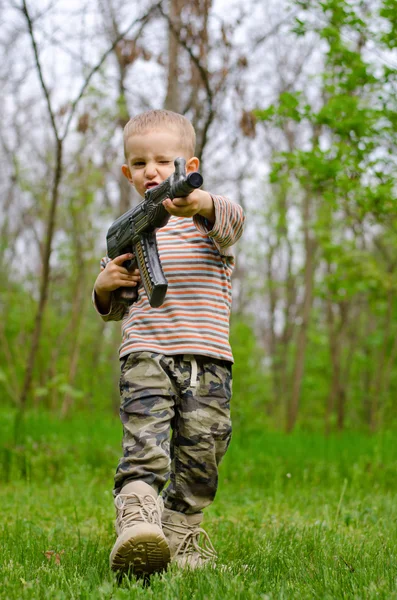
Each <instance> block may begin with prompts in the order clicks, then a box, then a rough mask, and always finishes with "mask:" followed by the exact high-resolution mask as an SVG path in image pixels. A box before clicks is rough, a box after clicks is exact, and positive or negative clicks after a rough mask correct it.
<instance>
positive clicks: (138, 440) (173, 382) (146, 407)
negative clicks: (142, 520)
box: [114, 352, 231, 514]
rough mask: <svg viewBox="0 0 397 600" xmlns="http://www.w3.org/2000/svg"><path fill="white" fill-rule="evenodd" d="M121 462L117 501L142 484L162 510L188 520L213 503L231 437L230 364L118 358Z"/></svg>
mask: <svg viewBox="0 0 397 600" xmlns="http://www.w3.org/2000/svg"><path fill="white" fill-rule="evenodd" d="M120 394H121V408H120V416H121V421H122V423H123V431H124V435H123V450H124V456H123V458H121V459H120V462H119V465H118V467H117V471H116V476H115V490H114V492H115V494H117V493H119V491H120V490H121V488H122V486H123V485H124V484H126V483H127V482H128V481H133V480H141V481H145V482H146V483H148V484H149V485H151V486H152V487H154V488H155V489H156V490H157V491H158V492H159V493H160V492H161V490H163V488H164V487H165V485H166V484H167V482H168V481H169V485H168V487H167V488H166V489H165V490H164V491H163V498H164V504H165V506H166V508H169V509H171V510H176V511H179V512H183V513H187V514H189V513H190V514H192V513H197V512H199V511H201V510H202V509H203V508H204V507H205V506H207V505H208V504H210V503H211V502H212V501H213V499H214V497H215V494H216V490H217V486H218V465H219V463H220V461H221V459H222V457H223V456H224V454H225V452H226V450H227V447H228V445H229V442H230V437H231V422H230V398H231V365H230V363H228V362H226V361H220V360H213V359H211V358H207V357H200V356H197V355H196V356H195V357H193V356H190V355H189V356H186V355H175V356H165V355H163V354H155V353H152V352H136V353H132V354H129V355H128V356H127V357H124V358H123V359H121V378H120Z"/></svg>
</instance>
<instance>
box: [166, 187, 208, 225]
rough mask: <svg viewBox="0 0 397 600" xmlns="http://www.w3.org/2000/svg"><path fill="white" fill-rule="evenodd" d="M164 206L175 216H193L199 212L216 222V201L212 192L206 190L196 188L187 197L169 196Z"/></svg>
mask: <svg viewBox="0 0 397 600" xmlns="http://www.w3.org/2000/svg"><path fill="white" fill-rule="evenodd" d="M163 206H164V208H165V209H166V211H167V212H169V213H170V215H174V216H175V217H193V216H194V215H197V214H198V215H201V216H202V217H204V218H205V219H207V220H208V221H210V222H211V223H215V209H214V203H213V200H212V198H211V196H210V194H209V193H208V192H205V191H204V190H194V191H193V192H191V193H190V194H189V195H188V196H186V198H174V199H173V200H171V199H170V198H167V200H164V201H163Z"/></svg>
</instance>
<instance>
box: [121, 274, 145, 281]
mask: <svg viewBox="0 0 397 600" xmlns="http://www.w3.org/2000/svg"><path fill="white" fill-rule="evenodd" d="M120 279H122V280H123V281H139V280H140V279H141V277H140V275H139V273H138V275H131V274H128V275H123V274H120Z"/></svg>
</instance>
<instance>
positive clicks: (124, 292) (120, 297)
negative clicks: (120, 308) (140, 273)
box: [113, 258, 138, 306]
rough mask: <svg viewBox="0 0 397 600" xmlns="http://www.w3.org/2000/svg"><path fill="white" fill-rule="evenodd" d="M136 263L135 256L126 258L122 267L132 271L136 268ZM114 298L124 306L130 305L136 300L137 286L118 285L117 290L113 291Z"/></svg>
mask: <svg viewBox="0 0 397 600" xmlns="http://www.w3.org/2000/svg"><path fill="white" fill-rule="evenodd" d="M137 266H138V264H137V261H136V260H135V258H133V259H132V260H126V261H125V262H124V263H123V267H125V268H126V269H128V271H134V270H135V269H136V268H137ZM113 294H114V298H115V300H116V301H117V302H121V303H122V304H125V305H126V306H130V304H133V303H134V302H136V301H137V298H138V286H136V287H132V288H130V287H119V288H118V289H117V290H115V291H114V292H113Z"/></svg>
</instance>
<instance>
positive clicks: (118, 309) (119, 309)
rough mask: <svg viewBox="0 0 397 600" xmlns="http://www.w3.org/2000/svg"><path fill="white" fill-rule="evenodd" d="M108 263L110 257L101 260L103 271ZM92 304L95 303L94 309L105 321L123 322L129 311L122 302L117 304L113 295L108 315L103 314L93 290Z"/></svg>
mask: <svg viewBox="0 0 397 600" xmlns="http://www.w3.org/2000/svg"><path fill="white" fill-rule="evenodd" d="M108 262H110V258H109V257H108V256H105V257H104V258H102V259H101V270H103V269H104V268H105V267H106V265H107V264H108ZM92 303H93V305H94V308H95V310H96V311H97V313H98V315H100V317H101V318H102V319H103V320H104V321H121V319H122V318H123V317H124V315H125V313H126V311H127V310H128V307H126V306H125V304H123V303H122V302H117V301H116V300H115V299H114V297H113V294H111V301H110V308H109V312H108V313H106V314H103V313H102V312H101V311H100V310H99V307H98V305H97V302H96V295H95V290H92Z"/></svg>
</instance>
